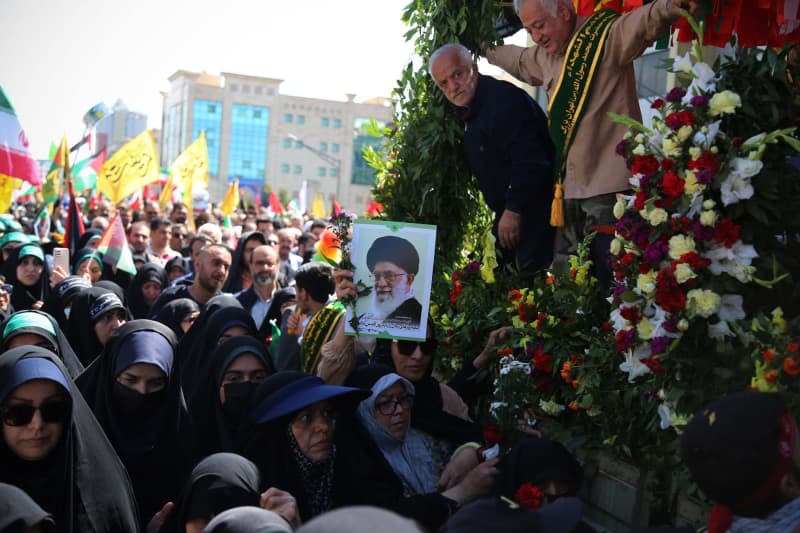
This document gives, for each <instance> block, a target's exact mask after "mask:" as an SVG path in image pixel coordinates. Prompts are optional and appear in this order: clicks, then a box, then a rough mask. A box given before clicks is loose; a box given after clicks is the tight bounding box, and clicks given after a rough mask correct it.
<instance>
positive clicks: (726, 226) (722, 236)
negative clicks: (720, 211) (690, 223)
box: [714, 218, 742, 248]
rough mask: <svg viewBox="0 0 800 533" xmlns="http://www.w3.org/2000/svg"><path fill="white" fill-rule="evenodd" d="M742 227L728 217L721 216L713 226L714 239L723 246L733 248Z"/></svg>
mask: <svg viewBox="0 0 800 533" xmlns="http://www.w3.org/2000/svg"><path fill="white" fill-rule="evenodd" d="M741 232H742V228H741V227H740V226H739V225H738V224H736V223H734V222H733V221H732V220H731V219H729V218H723V219H722V220H720V221H719V222H717V225H716V226H714V240H715V241H717V242H719V243H722V244H724V245H725V248H733V245H734V244H736V241H738V240H739V236H740V235H741Z"/></svg>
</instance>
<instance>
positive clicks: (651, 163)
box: [631, 155, 658, 176]
mask: <svg viewBox="0 0 800 533" xmlns="http://www.w3.org/2000/svg"><path fill="white" fill-rule="evenodd" d="M656 171H658V159H656V158H655V157H653V156H652V155H637V156H636V157H634V158H633V163H631V174H642V175H644V176H649V175H650V174H652V173H654V172H656Z"/></svg>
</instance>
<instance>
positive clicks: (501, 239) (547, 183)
mask: <svg viewBox="0 0 800 533" xmlns="http://www.w3.org/2000/svg"><path fill="white" fill-rule="evenodd" d="M428 66H429V71H430V74H431V76H432V77H433V79H434V81H435V82H436V85H437V86H438V87H439V89H441V90H442V92H443V93H444V95H445V97H446V98H447V99H448V100H449V101H450V103H452V104H453V105H454V106H456V108H457V109H458V111H459V113H460V115H461V118H462V119H463V121H464V151H465V152H466V155H467V159H468V161H469V165H470V168H471V169H472V172H473V173H474V174H475V176H476V177H477V178H478V186H479V187H480V189H481V192H482V193H483V198H484V200H485V201H486V204H487V205H488V206H489V208H490V209H491V210H492V211H494V213H495V223H494V227H493V232H494V235H495V237H496V238H497V241H498V245H499V247H500V252H501V254H500V256H499V257H498V259H499V260H500V262H501V263H516V264H517V266H518V267H519V268H520V269H523V270H526V271H529V272H535V271H537V270H541V269H542V268H546V267H547V266H549V265H550V263H551V261H552V259H553V238H554V235H555V230H554V228H553V227H551V226H550V222H549V221H550V205H551V203H552V198H553V195H552V188H553V168H552V166H553V153H554V152H553V144H552V142H551V141H550V135H549V133H548V131H547V117H546V116H545V114H544V112H543V111H542V110H541V108H540V107H539V106H538V105H537V104H536V102H535V101H534V100H533V99H532V98H531V97H530V96H529V95H528V94H527V93H525V91H523V90H522V89H520V88H518V87H515V86H514V85H512V84H510V83H507V82H504V81H499V80H496V79H494V78H491V77H488V76H483V75H481V74H480V73H478V65H477V64H476V63H475V61H474V60H473V59H472V55H471V54H470V52H469V50H467V49H466V48H465V47H463V46H461V45H459V44H447V45H444V46H442V47H440V48H439V49H437V50H436V51H435V52H434V53H433V54H432V55H431V58H430V61H429V63H428Z"/></svg>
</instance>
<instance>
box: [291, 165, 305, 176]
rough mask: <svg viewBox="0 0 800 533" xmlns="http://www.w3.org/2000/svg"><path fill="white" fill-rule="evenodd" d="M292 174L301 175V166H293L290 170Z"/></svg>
mask: <svg viewBox="0 0 800 533" xmlns="http://www.w3.org/2000/svg"><path fill="white" fill-rule="evenodd" d="M292 172H294V173H295V174H302V172H303V165H295V166H294V168H293V169H292Z"/></svg>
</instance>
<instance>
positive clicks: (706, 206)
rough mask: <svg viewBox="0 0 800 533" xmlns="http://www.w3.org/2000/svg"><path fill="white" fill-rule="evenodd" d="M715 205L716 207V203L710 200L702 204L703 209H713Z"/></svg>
mask: <svg viewBox="0 0 800 533" xmlns="http://www.w3.org/2000/svg"><path fill="white" fill-rule="evenodd" d="M716 205H717V202H715V201H714V200H711V199H708V200H706V201H704V202H703V208H704V209H714V207H716Z"/></svg>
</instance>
